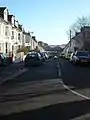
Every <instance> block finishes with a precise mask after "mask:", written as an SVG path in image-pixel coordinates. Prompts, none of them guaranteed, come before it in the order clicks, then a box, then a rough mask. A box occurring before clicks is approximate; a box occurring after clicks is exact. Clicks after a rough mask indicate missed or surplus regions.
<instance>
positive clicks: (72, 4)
mask: <svg viewBox="0 0 90 120" xmlns="http://www.w3.org/2000/svg"><path fill="white" fill-rule="evenodd" d="M0 5H1V6H6V7H7V8H8V9H9V11H10V13H11V14H14V15H15V16H16V19H17V20H18V21H19V22H20V23H21V24H22V25H23V26H24V28H26V29H28V30H29V31H31V32H32V31H33V32H34V35H35V36H36V38H37V40H38V41H43V42H46V43H48V44H51V45H60V44H64V43H67V42H68V37H67V34H66V31H67V30H68V29H69V27H70V26H71V25H72V24H73V23H74V22H75V20H76V19H77V17H80V16H82V15H83V16H88V15H89V16H90V0H0Z"/></svg>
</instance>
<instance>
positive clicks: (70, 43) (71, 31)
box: [70, 30, 72, 47]
mask: <svg viewBox="0 0 90 120" xmlns="http://www.w3.org/2000/svg"><path fill="white" fill-rule="evenodd" d="M71 33H72V31H71V30H70V47H71Z"/></svg>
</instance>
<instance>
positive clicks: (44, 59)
mask: <svg viewBox="0 0 90 120" xmlns="http://www.w3.org/2000/svg"><path fill="white" fill-rule="evenodd" d="M40 55H41V57H42V60H43V62H46V56H45V54H44V53H43V52H40Z"/></svg>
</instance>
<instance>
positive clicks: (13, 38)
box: [12, 31, 14, 39]
mask: <svg viewBox="0 0 90 120" xmlns="http://www.w3.org/2000/svg"><path fill="white" fill-rule="evenodd" d="M12 39H14V31H12Z"/></svg>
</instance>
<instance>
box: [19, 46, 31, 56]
mask: <svg viewBox="0 0 90 120" xmlns="http://www.w3.org/2000/svg"><path fill="white" fill-rule="evenodd" d="M29 51H30V47H21V48H20V49H18V50H17V53H19V52H24V54H25V55H26V54H27V53H28V52H29Z"/></svg>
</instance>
